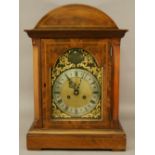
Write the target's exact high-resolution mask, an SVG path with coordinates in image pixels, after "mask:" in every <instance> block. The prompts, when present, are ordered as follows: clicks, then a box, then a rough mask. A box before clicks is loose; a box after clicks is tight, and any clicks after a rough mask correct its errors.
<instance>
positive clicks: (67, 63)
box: [51, 48, 103, 120]
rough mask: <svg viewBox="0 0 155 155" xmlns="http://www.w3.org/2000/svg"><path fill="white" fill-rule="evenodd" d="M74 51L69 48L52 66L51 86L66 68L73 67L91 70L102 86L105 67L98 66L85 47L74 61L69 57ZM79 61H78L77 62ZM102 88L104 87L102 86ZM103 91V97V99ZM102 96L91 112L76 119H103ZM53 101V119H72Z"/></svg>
mask: <svg viewBox="0 0 155 155" xmlns="http://www.w3.org/2000/svg"><path fill="white" fill-rule="evenodd" d="M76 50H77V48H76ZM71 52H73V49H69V50H68V51H67V52H65V53H64V54H63V55H62V56H60V57H59V58H58V60H57V62H56V64H55V65H54V66H53V68H51V88H52V86H53V84H54V81H55V80H56V78H57V77H58V76H59V75H60V74H61V73H62V72H64V71H65V70H68V69H71V68H82V69H85V70H87V71H89V72H91V73H92V74H93V75H94V76H95V77H96V78H97V80H98V82H99V84H100V86H102V81H103V68H102V67H98V65H97V63H96V61H95V59H94V57H93V56H92V55H90V54H89V53H88V52H86V51H84V50H83V49H80V52H81V53H80V57H81V59H79V60H78V61H76V63H73V62H74V60H73V61H72V60H71V59H69V55H70V53H71ZM81 54H82V55H81ZM77 62H78V63H77ZM100 89H101V90H102V88H100ZM102 95H103V94H102V92H101V98H102V100H103V96H102ZM101 98H100V100H99V102H98V103H97V105H96V107H95V108H94V109H93V110H92V111H90V112H89V113H87V114H85V115H83V116H81V117H78V118H76V119H90V120H92V119H95V120H96V119H101V116H102V115H101V113H102V107H101ZM51 101H52V106H51V113H52V115H51V118H52V119H61V120H66V119H72V117H71V116H70V115H68V114H66V113H64V112H63V111H61V110H60V109H59V108H58V107H57V106H56V104H55V103H54V101H53V100H52V99H51Z"/></svg>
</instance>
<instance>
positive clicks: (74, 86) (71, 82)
mask: <svg viewBox="0 0 155 155" xmlns="http://www.w3.org/2000/svg"><path fill="white" fill-rule="evenodd" d="M65 76H66V78H67V79H68V81H69V87H70V88H73V89H75V88H76V84H75V83H74V82H73V81H72V80H71V79H70V78H69V77H68V76H67V75H66V74H65Z"/></svg>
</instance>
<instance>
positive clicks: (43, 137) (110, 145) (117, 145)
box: [27, 127, 126, 151]
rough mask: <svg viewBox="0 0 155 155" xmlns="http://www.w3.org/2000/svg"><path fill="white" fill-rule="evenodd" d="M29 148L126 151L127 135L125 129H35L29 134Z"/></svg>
mask: <svg viewBox="0 0 155 155" xmlns="http://www.w3.org/2000/svg"><path fill="white" fill-rule="evenodd" d="M27 148H28V149H29V150H40V149H105V150H113V151H117V150H122V151H123V150H125V149H126V135H125V133H124V131H123V129H122V128H121V127H120V128H119V129H117V130H116V129H109V130H105V129H104V130H103V129H98V130H96V129H94V130H93V129H91V130H90V129H89V130H88V129H87V130H86V129H83V130H81V129H80V130H78V129H76V130H53V129H48V130H47V129H34V128H33V127H31V129H30V130H29V132H28V134H27Z"/></svg>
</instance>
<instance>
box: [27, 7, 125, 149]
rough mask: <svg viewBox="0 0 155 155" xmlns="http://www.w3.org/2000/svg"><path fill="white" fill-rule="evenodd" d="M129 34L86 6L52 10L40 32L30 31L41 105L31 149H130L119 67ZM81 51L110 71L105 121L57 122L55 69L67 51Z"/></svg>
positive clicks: (29, 138) (39, 26) (37, 102)
mask: <svg viewBox="0 0 155 155" xmlns="http://www.w3.org/2000/svg"><path fill="white" fill-rule="evenodd" d="M73 10H77V11H74V12H73ZM78 10H80V11H78ZM90 14H91V16H90ZM126 31H127V30H121V29H119V28H118V27H117V25H116V24H115V22H114V21H113V20H112V19H111V18H110V17H109V16H107V15H106V14H105V13H103V12H101V11H99V10H98V9H96V8H93V7H90V6H86V5H66V6H63V7H60V8H57V9H55V10H52V11H51V12H49V13H48V14H47V15H45V16H44V17H43V18H42V19H41V20H40V21H39V22H38V24H37V25H36V27H35V28H34V29H32V30H26V32H27V33H28V35H29V37H31V38H32V43H33V63H34V104H35V119H34V122H33V125H32V127H31V128H30V130H29V132H28V134H27V147H28V149H111V150H125V148H126V135H125V133H124V131H123V129H122V127H121V125H120V122H119V64H120V39H121V38H122V37H123V36H124V34H125V32H126ZM77 47H78V48H82V49H85V50H86V51H89V53H90V54H91V55H92V56H93V57H94V59H95V60H96V61H97V63H98V66H100V67H101V68H103V70H104V74H103V77H104V78H103V81H102V85H103V86H104V87H103V88H102V89H101V90H102V95H103V97H104V99H101V107H102V108H101V109H102V110H101V119H98V120H89V119H88V120H83V119H77V120H74V119H67V120H65V119H60V120H55V119H51V95H50V92H51V87H50V78H49V70H50V68H51V67H53V66H54V64H55V63H56V60H57V59H58V58H59V57H60V56H62V55H63V54H64V52H65V51H66V50H67V49H72V48H77Z"/></svg>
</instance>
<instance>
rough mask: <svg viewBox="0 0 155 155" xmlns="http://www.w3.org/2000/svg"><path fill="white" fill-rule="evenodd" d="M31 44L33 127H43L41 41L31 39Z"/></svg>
mask: <svg viewBox="0 0 155 155" xmlns="http://www.w3.org/2000/svg"><path fill="white" fill-rule="evenodd" d="M32 45H33V78H34V122H33V127H34V128H42V127H43V119H42V86H41V81H42V80H41V50H40V46H41V42H40V39H34V38H33V39H32Z"/></svg>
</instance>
